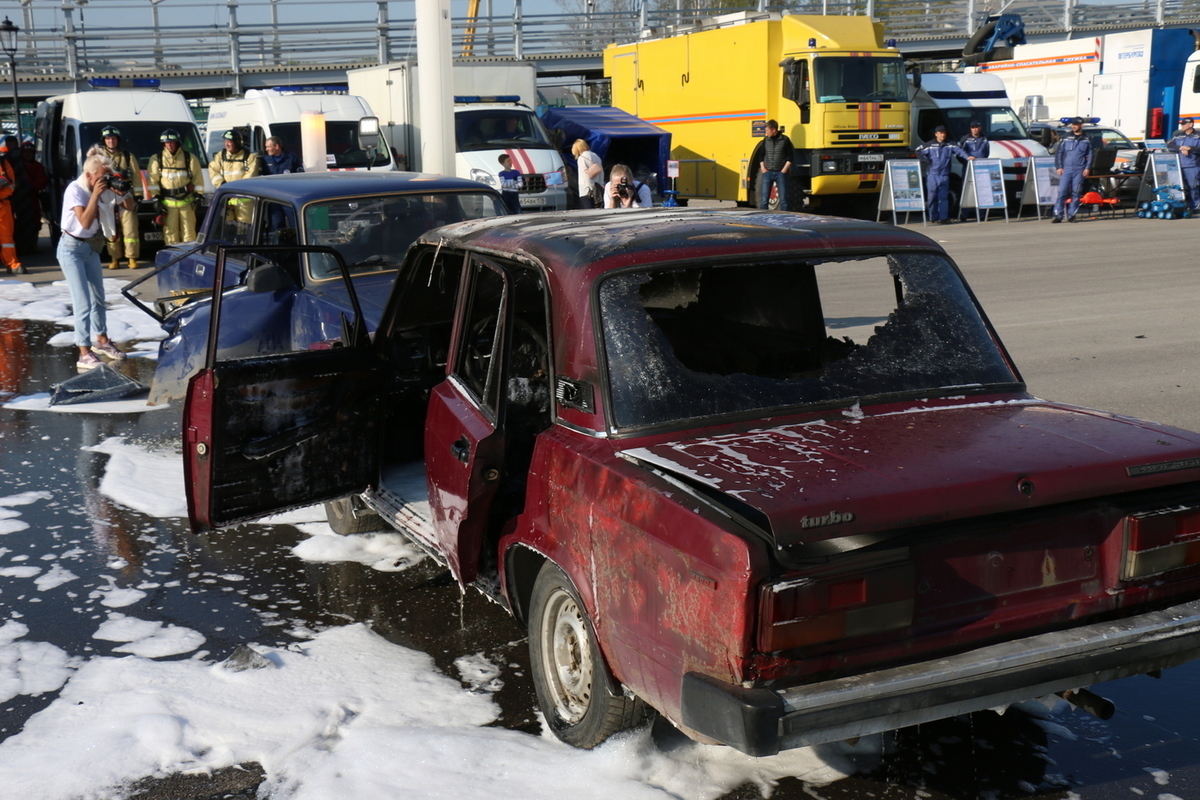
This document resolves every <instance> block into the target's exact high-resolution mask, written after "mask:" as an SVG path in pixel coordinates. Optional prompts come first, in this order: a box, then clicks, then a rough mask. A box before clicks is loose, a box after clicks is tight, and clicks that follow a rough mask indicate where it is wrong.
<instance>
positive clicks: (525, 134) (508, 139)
mask: <svg viewBox="0 0 1200 800" xmlns="http://www.w3.org/2000/svg"><path fill="white" fill-rule="evenodd" d="M454 140H455V146H456V147H457V149H458V151H459V152H460V153H462V152H468V151H471V150H506V149H508V148H510V147H517V148H525V149H529V150H541V149H546V150H549V149H552V147H551V145H550V140H549V138H548V137H547V136H546V129H545V128H543V127H542V123H540V122H538V118H537V115H536V114H534V113H533V112H532V111H529V110H528V109H523V108H488V109H479V110H477V111H459V112H458V113H456V114H455V115H454Z"/></svg>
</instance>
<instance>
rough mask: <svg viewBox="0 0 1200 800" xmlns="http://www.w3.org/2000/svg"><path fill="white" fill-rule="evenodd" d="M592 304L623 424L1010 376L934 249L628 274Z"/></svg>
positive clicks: (989, 382) (934, 389) (936, 388)
mask: <svg viewBox="0 0 1200 800" xmlns="http://www.w3.org/2000/svg"><path fill="white" fill-rule="evenodd" d="M600 310H601V325H602V327H603V334H604V344H605V350H606V353H605V356H606V359H607V365H608V376H609V390H610V394H611V401H612V408H613V415H614V422H615V423H616V425H617V427H621V428H629V427H642V426H647V425H657V424H663V423H668V422H673V421H678V420H692V419H703V418H709V417H718V416H722V415H727V414H744V413H746V412H752V411H767V410H772V409H783V408H789V407H797V406H805V405H817V404H833V403H838V402H841V401H845V402H853V400H855V399H858V398H866V397H881V396H887V395H902V394H914V393H917V394H929V395H934V394H944V393H946V391H948V390H956V391H962V390H963V389H964V387H980V386H994V385H998V384H1009V385H1011V384H1013V383H1015V382H1017V380H1018V378H1017V377H1016V375H1015V374H1014V373H1013V372H1012V370H1011V368H1010V367H1009V365H1008V362H1007V361H1006V359H1005V358H1004V356H1003V354H1002V353H1001V352H1000V350H999V348H998V347H997V345H996V343H995V341H994V340H993V339H992V337H991V335H990V334H989V332H988V330H987V327H986V326H985V325H984V323H983V320H982V319H981V318H980V316H979V313H978V311H977V310H976V307H975V305H974V303H973V302H972V301H971V298H970V296H969V295H968V294H967V291H966V289H965V287H964V286H963V284H962V281H961V280H960V278H959V276H958V274H957V273H956V272H955V270H954V269H953V268H952V267H951V265H950V264H949V263H948V262H947V261H946V260H945V259H944V258H942V257H941V256H939V255H936V254H929V253H902V254H898V255H893V256H876V257H870V258H853V259H838V260H825V261H819V262H818V261H809V262H789V263H771V264H747V265H733V266H730V265H722V266H711V267H693V268H688V269H661V270H648V271H642V272H627V273H623V274H619V275H615V276H613V277H610V278H608V279H606V280H605V281H604V283H603V284H601V286H600Z"/></svg>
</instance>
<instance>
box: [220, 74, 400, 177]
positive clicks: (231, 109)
mask: <svg viewBox="0 0 1200 800" xmlns="http://www.w3.org/2000/svg"><path fill="white" fill-rule="evenodd" d="M306 111H320V112H321V113H322V114H324V115H325V151H326V152H325V163H326V165H327V166H328V168H329V169H331V170H356V169H371V170H394V169H396V164H395V161H394V159H393V158H392V157H391V154H390V153H389V152H388V148H387V145H386V144H384V143H382V142H381V143H380V145H379V147H378V148H376V149H374V150H371V151H365V150H362V149H360V148H359V146H358V121H359V120H360V119H362V118H363V117H371V116H374V114H373V113H372V112H371V107H370V106H369V105H367V101H366V100H364V99H363V98H361V97H358V96H356V95H352V94H330V93H328V92H324V91H308V90H305V89H302V88H297V89H288V88H276V89H248V90H247V91H246V94H245V96H244V97H240V98H238V99H236V100H223V101H221V102H219V103H213V104H212V105H211V106H209V107H208V129H207V130H208V153H209V155H210V156H211V155H213V154H215V153H217V152H219V151H220V150H221V149H222V148H223V147H224V146H225V142H224V136H225V132H226V131H229V130H235V131H237V132H238V133H239V134H240V135H241V138H242V143H243V145H244V146H245V147H246V148H247V149H249V150H253V151H256V152H259V153H262V152H264V148H265V147H266V141H267V139H269V138H270V137H272V136H278V137H279V139H280V140H281V141H282V142H283V147H284V149H285V150H288V151H289V152H292V153H295V154H296V155H297V156H299V157H300V159H301V160H303V159H304V149H303V144H302V142H301V139H300V115H301V114H303V113H304V112H306Z"/></svg>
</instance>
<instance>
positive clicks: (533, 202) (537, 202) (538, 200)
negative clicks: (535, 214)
mask: <svg viewBox="0 0 1200 800" xmlns="http://www.w3.org/2000/svg"><path fill="white" fill-rule="evenodd" d="M521 205H523V206H544V205H546V198H544V197H522V198H521Z"/></svg>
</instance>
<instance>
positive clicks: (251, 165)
mask: <svg viewBox="0 0 1200 800" xmlns="http://www.w3.org/2000/svg"><path fill="white" fill-rule="evenodd" d="M222 138H224V139H225V149H224V150H222V151H221V152H220V153H217V154H216V155H215V156H213V159H212V161H210V162H209V164H208V175H209V177H210V178H212V185H213V188H214V189H216V188H217V187H218V186H220V185H221V184H224V183H229V182H230V181H240V180H241V179H242V178H253V177H254V176H255V175H259V174H261V173H262V164H261V163H260V160H259V158H258V153H251V152H250V151H249V150H247V149H246V148H244V147H242V138H241V137H240V136H239V135H238V132H237V131H225V135H224V136H223V137H222ZM228 208H229V212H228V213H229V215H230V218H231V219H236V220H237V221H238V222H244V223H246V224H247V225H249V224H250V215H251V214H252V213H253V211H254V206H253V205H252V203H251V201H250V200H246V199H241V198H237V197H233V198H230V200H229V204H228Z"/></svg>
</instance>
